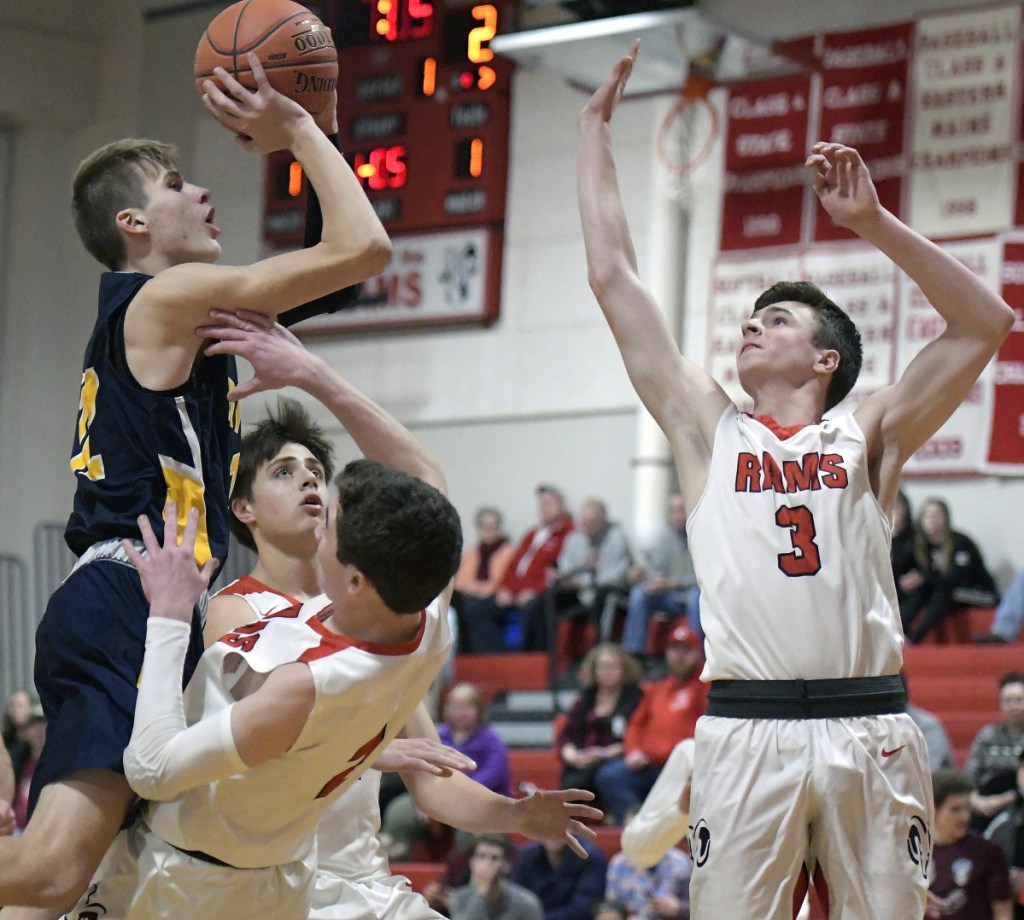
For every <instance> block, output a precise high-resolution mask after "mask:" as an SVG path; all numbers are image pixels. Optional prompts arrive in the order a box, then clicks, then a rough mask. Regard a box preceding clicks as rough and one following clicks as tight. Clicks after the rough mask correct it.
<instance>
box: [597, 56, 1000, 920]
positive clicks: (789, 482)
mask: <svg viewBox="0 0 1024 920" xmlns="http://www.w3.org/2000/svg"><path fill="white" fill-rule="evenodd" d="M636 51H637V46H634V48H633V49H632V52H631V54H630V55H629V56H627V57H624V58H622V59H621V60H620V61H619V62H618V64H616V66H615V68H614V70H613V71H612V74H611V76H610V77H609V79H608V81H607V82H606V83H605V84H604V85H603V86H602V87H601V88H600V89H599V90H598V91H597V92H596V93H594V95H593V97H592V98H591V99H590V101H589V103H588V104H587V105H586V107H585V108H584V109H583V111H582V113H581V114H580V117H579V152H578V169H579V173H578V181H579V204H580V213H581V217H582V222H583V235H584V241H585V245H586V251H587V263H588V270H589V278H590V285H591V288H592V289H593V291H594V293H595V294H596V296H597V299H598V302H599V303H600V305H601V309H602V310H603V311H604V314H605V317H606V318H607V320H608V324H609V326H610V327H611V330H612V333H613V335H614V336H615V340H616V342H617V344H618V346H619V350H620V352H621V354H622V357H623V361H624V362H625V365H626V369H627V371H628V372H629V375H630V379H631V380H632V382H633V385H634V387H635V388H636V391H637V393H638V395H639V396H640V398H641V400H642V401H643V403H644V405H645V406H646V407H647V409H648V410H649V411H650V413H651V415H652V416H653V417H654V418H655V419H656V421H657V422H658V424H659V425H660V426H661V428H662V430H663V431H664V433H665V435H666V436H667V437H668V439H669V441H670V443H671V445H672V449H673V452H674V455H675V459H676V465H677V469H678V474H679V484H680V491H681V493H682V495H683V498H684V501H685V503H686V508H687V511H688V513H689V527H688V529H689V535H690V545H691V547H692V551H693V559H694V566H695V569H696V574H697V579H698V581H699V583H700V587H701V621H702V625H703V626H704V628H705V631H706V637H707V638H706V641H707V645H706V653H707V665H706V668H705V670H704V674H703V678H704V679H705V680H708V681H710V682H711V691H710V695H709V705H708V715H707V716H706V717H705V718H703V719H701V721H700V722H699V723H698V727H697V733H696V753H695V759H694V766H693V792H692V799H691V808H690V822H691V845H692V848H693V858H694V875H693V882H692V885H691V904H692V915H693V916H694V917H695V918H697V920H726V918H728V920H733V918H735V917H750V918H755V917H756V918H757V920H789V918H790V917H791V916H792V898H793V891H794V888H795V887H796V885H797V882H798V878H799V876H800V874H801V872H802V870H803V868H804V867H805V866H806V865H815V864H816V865H817V867H818V868H819V869H820V871H821V872H822V873H823V875H824V877H825V880H826V881H827V883H828V885H829V889H830V901H831V909H832V912H833V914H832V915H833V916H842V917H851V918H852V917H857V918H869V917H870V918H876V917H908V918H910V917H921V916H922V915H923V913H924V909H925V891H926V871H927V864H928V857H929V851H930V837H929V830H928V829H929V825H930V821H931V812H932V807H931V789H930V781H929V775H928V759H927V755H926V751H925V747H924V741H923V739H922V737H921V734H920V732H919V731H918V730H917V729H916V728H915V726H914V724H913V723H912V722H911V720H910V718H909V716H907V715H906V714H905V712H904V708H905V695H904V693H903V690H902V687H901V686H900V682H899V677H898V672H899V670H900V664H901V658H902V655H901V648H902V642H903V636H902V632H901V629H900V619H899V611H898V607H897V604H896V595H895V587H894V584H893V577H892V570H891V566H890V562H889V530H890V523H889V513H890V509H891V508H892V504H893V500H894V498H895V495H896V491H897V486H898V482H899V477H900V471H901V469H902V467H903V464H904V463H905V462H906V460H907V459H908V458H909V457H910V456H911V455H912V454H913V453H914V451H916V450H917V449H918V448H919V447H920V446H921V445H922V444H924V443H925V441H927V440H928V438H929V437H930V436H931V435H932V434H933V433H934V432H935V431H936V430H937V429H938V428H939V427H940V426H941V425H942V424H943V422H945V420H946V419H947V418H949V416H950V415H951V414H952V412H953V411H954V410H955V409H956V407H957V406H958V405H959V404H960V402H961V401H962V400H963V399H964V397H965V396H966V395H967V393H968V391H969V389H970V387H971V385H972V384H973V383H974V381H975V380H976V378H977V377H978V375H979V373H980V372H981V370H982V369H983V368H984V367H985V365H986V364H987V363H988V362H989V360H990V359H991V358H992V356H993V355H994V354H995V352H996V350H997V348H998V347H999V344H1000V342H1002V340H1003V338H1004V337H1005V336H1006V334H1007V332H1008V331H1009V329H1010V326H1011V324H1012V322H1013V314H1012V312H1011V311H1010V308H1009V307H1008V306H1007V305H1006V304H1005V303H1004V302H1003V301H1002V300H1001V299H1000V298H999V297H998V296H996V295H995V294H994V293H993V292H992V291H990V290H989V289H988V288H986V287H985V286H984V285H983V284H982V283H981V282H980V281H979V280H978V279H977V278H976V277H975V276H974V275H973V274H972V273H971V272H970V271H969V270H968V269H967V268H965V267H964V266H963V265H961V264H960V263H959V262H957V261H956V260H955V259H954V258H952V257H951V256H950V255H948V254H947V253H945V252H943V251H942V250H941V249H939V248H938V247H937V246H935V245H933V244H932V243H931V242H929V241H928V240H926V239H924V238H923V237H922V236H920V235H919V234H918V233H916V232H914V231H913V230H911V229H910V228H909V227H907V226H905V225H904V224H903V223H901V222H900V221H899V220H898V219H897V218H896V217H895V216H894V215H892V214H890V213H889V212H888V211H886V210H885V209H884V208H882V207H881V205H880V204H879V201H878V197H877V195H876V193H875V189H874V186H873V184H872V181H871V177H870V175H869V174H868V170H867V168H866V166H865V165H864V162H863V161H862V160H861V158H860V155H859V154H858V153H857V151H856V150H853V149H851V148H849V147H844V146H841V145H839V144H815V145H814V147H812V149H811V153H810V156H809V157H808V160H807V165H808V167H809V168H810V169H812V170H813V172H814V189H815V191H816V193H817V195H818V198H819V200H820V201H821V204H822V206H823V207H824V208H825V210H826V211H827V212H828V214H829V215H830V216H831V217H832V219H833V220H834V221H835V222H836V223H837V224H840V225H842V226H844V227H848V228H849V229H851V230H853V231H854V232H856V233H857V234H858V235H859V236H860V237H861V239H863V240H864V241H866V242H868V243H870V244H872V245H873V246H875V247H876V248H877V249H878V250H879V251H881V252H882V253H884V254H885V255H887V256H888V257H889V258H890V259H892V261H893V262H894V263H895V264H896V265H897V266H899V267H900V268H901V269H902V270H903V271H905V272H906V273H907V274H908V275H909V276H910V278H911V279H912V280H913V281H915V282H916V283H917V284H918V285H919V286H920V288H921V290H922V292H923V293H924V295H925V296H926V297H927V298H928V300H929V301H930V302H931V303H932V305H933V306H934V307H935V309H936V311H937V312H938V313H939V315H940V316H941V317H942V318H943V319H944V320H945V322H946V328H945V330H944V331H943V332H942V334H941V335H939V337H938V338H936V339H935V340H934V341H932V342H931V343H929V344H928V345H927V346H926V347H925V348H924V349H923V350H922V351H921V352H920V353H919V354H918V355H917V357H916V358H915V359H914V360H913V361H912V362H911V364H910V366H909V367H908V368H907V370H906V372H905V373H904V375H903V377H902V379H901V380H899V381H898V382H897V383H896V384H895V385H893V386H891V387H888V388H886V389H883V390H880V391H879V392H876V393H874V394H872V395H871V396H869V397H868V398H867V399H865V400H864V401H863V402H862V403H861V404H860V405H859V406H858V407H857V409H856V410H855V411H853V412H845V413H842V412H841V413H838V414H836V415H835V416H834V417H832V418H829V419H826V420H823V419H822V416H823V415H824V413H825V412H826V411H828V410H829V409H832V408H833V407H835V406H836V405H837V404H838V403H839V402H841V400H842V399H843V398H844V397H845V396H846V394H847V393H848V392H849V391H850V389H851V388H852V387H853V385H854V383H855V382H856V379H857V373H858V371H859V368H860V363H861V345H860V336H859V334H858V332H857V330H856V327H855V326H854V324H853V323H852V322H851V320H850V319H849V318H848V317H847V316H846V314H845V313H844V312H843V311H842V310H841V309H840V308H839V307H838V306H836V305H835V304H834V303H832V301H830V300H829V299H828V298H827V297H826V296H825V295H824V294H823V293H822V292H821V291H820V290H818V289H817V288H816V287H814V286H813V285H811V284H808V283H806V282H798V283H780V284H777V285H774V286H773V287H771V288H769V289H768V290H767V291H766V292H765V293H764V294H762V295H761V297H759V298H758V300H757V301H756V303H755V304H754V306H753V312H752V313H751V315H750V317H749V318H748V319H747V320H746V321H745V322H744V323H743V325H742V329H741V336H742V337H741V341H740V344H739V347H738V349H737V354H736V362H737V369H738V372H739V379H740V383H741V384H742V386H743V388H744V390H745V391H746V392H747V393H748V394H749V395H750V397H751V399H752V400H753V404H754V407H753V412H752V414H747V413H744V412H740V411H739V410H738V409H737V407H736V406H735V405H734V404H733V403H732V402H731V401H730V399H729V398H728V396H726V394H725V392H724V391H723V389H722V388H721V387H720V386H719V385H718V383H716V382H715V381H714V380H713V379H712V378H711V377H710V376H709V375H708V374H707V373H705V372H704V371H703V370H702V369H701V368H700V367H698V366H697V365H695V364H693V363H691V362H690V361H688V360H686V359H685V358H683V357H682V356H681V355H680V353H679V350H678V348H677V347H676V344H675V342H674V341H673V339H672V335H671V333H670V332H669V329H668V327H667V326H666V324H665V321H664V319H663V317H662V314H661V312H660V311H659V309H658V306H657V304H656V303H655V302H654V300H653V298H652V296H651V294H650V292H649V291H648V290H647V288H646V287H645V286H644V284H643V282H642V281H641V280H640V277H639V273H638V270H637V265H636V257H635V254H634V251H633V245H632V241H631V239H630V236H629V230H628V227H627V225H626V219H625V215H624V212H623V208H622V204H621V200H620V195H619V189H618V183H617V179H616V174H615V163H614V159H613V156H612V147H611V133H610V122H611V119H612V116H613V114H614V112H615V108H616V105H617V104H618V102H619V99H620V98H621V96H622V92H623V89H624V88H625V85H626V82H627V81H628V79H629V75H630V71H631V68H632V65H633V61H634V59H635V56H636ZM737 790H742V794H737Z"/></svg>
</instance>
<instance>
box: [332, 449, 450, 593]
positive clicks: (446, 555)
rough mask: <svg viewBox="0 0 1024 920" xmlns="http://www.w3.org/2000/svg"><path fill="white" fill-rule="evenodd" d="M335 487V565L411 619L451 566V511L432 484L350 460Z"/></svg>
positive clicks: (374, 464) (446, 579)
mask: <svg viewBox="0 0 1024 920" xmlns="http://www.w3.org/2000/svg"><path fill="white" fill-rule="evenodd" d="M336 485H337V487H338V501H339V504H340V511H339V514H338V516H337V525H336V526H337V531H338V561H339V562H341V563H342V564H343V565H354V566H355V567H356V568H357V569H359V571H360V572H362V573H363V575H365V576H366V577H367V578H368V579H369V580H370V583H371V584H372V585H373V587H374V588H375V589H376V591H377V593H378V594H379V595H380V598H381V600H382V601H384V603H385V604H386V605H387V606H388V607H389V608H390V609H391V610H392V611H394V612H395V613H418V612H419V611H420V610H422V609H423V608H424V607H425V606H426V605H427V604H429V603H430V601H432V600H433V599H434V598H435V597H437V595H438V594H440V593H441V591H442V589H443V588H444V586H445V585H446V584H448V582H449V581H451V579H452V576H453V575H454V574H455V571H456V569H458V567H459V561H460V559H461V556H462V526H461V524H460V522H459V515H458V512H456V510H455V508H454V507H453V506H452V503H451V502H450V501H448V499H447V498H446V497H445V496H444V495H442V494H441V493H440V492H439V491H438V490H437V489H435V488H434V487H433V486H431V485H429V484H427V483H425V482H423V480H421V479H416V478H415V477H414V476H409V475H407V474H406V473H401V472H399V471H398V470H393V469H391V468H389V467H387V466H385V465H384V464H383V463H378V462H377V461H376V460H353V461H352V462H351V463H349V464H348V465H346V467H345V468H344V469H343V470H342V471H341V473H340V474H339V475H338V477H337V480H336Z"/></svg>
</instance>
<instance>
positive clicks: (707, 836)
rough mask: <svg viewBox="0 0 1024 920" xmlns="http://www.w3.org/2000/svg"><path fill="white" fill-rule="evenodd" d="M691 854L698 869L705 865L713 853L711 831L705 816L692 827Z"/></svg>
mask: <svg viewBox="0 0 1024 920" xmlns="http://www.w3.org/2000/svg"><path fill="white" fill-rule="evenodd" d="M690 854H691V855H692V856H693V865H694V866H695V867H696V868H697V869H699V868H700V867H701V866H703V865H704V863H706V862H707V861H708V857H709V856H710V855H711V831H710V830H709V829H708V825H707V822H706V821H705V820H704V819H703V818H701V819H700V820H699V821H698V822H697V823H696V825H693V826H691V828H690Z"/></svg>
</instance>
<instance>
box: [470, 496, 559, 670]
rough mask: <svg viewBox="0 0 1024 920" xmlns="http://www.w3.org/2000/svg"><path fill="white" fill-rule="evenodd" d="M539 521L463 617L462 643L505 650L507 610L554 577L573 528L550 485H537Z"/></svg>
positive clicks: (530, 597)
mask: <svg viewBox="0 0 1024 920" xmlns="http://www.w3.org/2000/svg"><path fill="white" fill-rule="evenodd" d="M537 509H538V513H539V517H540V521H539V522H538V523H537V526H536V527H534V528H532V529H531V530H529V531H527V532H526V534H524V536H523V538H522V540H520V541H519V546H518V547H516V551H515V552H514V553H513V555H512V559H511V560H510V561H509V564H508V568H507V569H506V570H505V575H504V577H503V578H502V579H501V585H500V586H499V588H498V590H497V593H496V594H495V595H494V596H493V597H492V598H490V599H489V600H481V602H480V603H479V604H478V605H476V607H475V610H474V615H473V618H472V619H467V620H466V622H465V627H466V643H467V645H466V647H467V648H468V649H469V650H470V651H472V652H503V651H505V638H504V634H505V627H506V625H507V621H508V619H509V617H510V616H515V615H516V614H510V611H518V610H520V609H521V608H522V607H524V606H525V605H526V604H527V603H529V602H530V601H531V600H533V599H534V598H535V597H537V595H538V594H540V593H541V592H542V591H543V590H544V589H545V588H546V587H547V586H548V581H549V580H550V579H551V578H553V577H554V571H555V563H556V562H557V561H558V554H559V553H560V552H561V551H562V543H563V542H564V541H565V538H566V536H567V535H568V534H569V532H570V531H571V530H572V528H573V523H572V518H571V517H570V516H569V512H568V511H567V510H566V507H565V499H564V498H563V497H562V493H561V492H559V491H558V489H556V488H555V487H554V486H549V485H541V486H537Z"/></svg>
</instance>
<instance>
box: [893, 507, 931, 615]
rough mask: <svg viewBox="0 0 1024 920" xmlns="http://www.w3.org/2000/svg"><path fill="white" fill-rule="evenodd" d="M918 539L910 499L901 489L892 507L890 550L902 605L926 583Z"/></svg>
mask: <svg viewBox="0 0 1024 920" xmlns="http://www.w3.org/2000/svg"><path fill="white" fill-rule="evenodd" d="M916 537H917V528H916V527H915V526H914V515H913V513H912V512H911V509H910V499H909V498H907V493H906V492H904V491H903V490H902V489H900V490H899V492H897V493H896V501H895V503H894V504H893V506H892V547H891V549H890V550H889V558H890V559H891V560H892V574H893V578H894V579H895V580H896V597H897V599H898V600H899V602H900V604H902V603H903V602H904V600H905V599H906V597H907V595H908V594H910V593H911V592H912V591H916V590H917V589H918V588H919V587H921V585H922V584H923V583H924V573H923V572H922V571H921V567H920V565H919V564H918V562H917V555H916V552H915V547H916V542H917V541H916Z"/></svg>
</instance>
